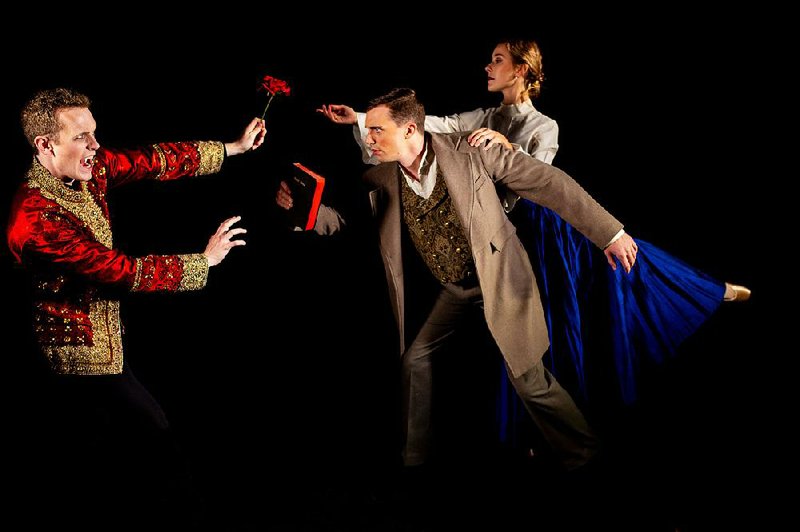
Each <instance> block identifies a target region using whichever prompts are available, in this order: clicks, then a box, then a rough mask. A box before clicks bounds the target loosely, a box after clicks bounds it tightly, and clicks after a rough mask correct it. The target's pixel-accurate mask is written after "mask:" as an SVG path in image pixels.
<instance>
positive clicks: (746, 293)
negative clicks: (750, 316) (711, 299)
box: [722, 283, 750, 303]
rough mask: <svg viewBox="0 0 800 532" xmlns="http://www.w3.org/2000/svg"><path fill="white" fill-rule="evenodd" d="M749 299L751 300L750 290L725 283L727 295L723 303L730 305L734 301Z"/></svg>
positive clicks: (723, 298)
mask: <svg viewBox="0 0 800 532" xmlns="http://www.w3.org/2000/svg"><path fill="white" fill-rule="evenodd" d="M728 294H731V295H728ZM748 299H750V289H749V288H747V287H746V286H742V285H738V284H731V283H725V295H724V296H723V297H722V300H723V301H725V302H726V303H730V302H732V301H747V300H748Z"/></svg>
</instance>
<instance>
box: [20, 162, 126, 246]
mask: <svg viewBox="0 0 800 532" xmlns="http://www.w3.org/2000/svg"><path fill="white" fill-rule="evenodd" d="M27 177H28V186H30V187H31V188H38V189H39V190H40V193H41V194H42V196H44V197H45V198H47V199H49V200H52V201H55V202H56V203H57V204H58V205H60V206H61V208H63V209H64V210H66V211H68V212H70V213H72V214H73V215H75V216H77V217H78V219H79V220H80V221H82V222H83V224H84V225H85V226H86V227H88V228H89V230H90V231H91V232H92V234H93V235H94V238H95V240H97V241H98V242H99V243H101V244H103V245H104V246H105V247H107V248H108V249H112V247H113V238H112V236H111V226H110V225H109V223H108V220H107V219H106V217H105V216H104V215H103V211H102V210H101V209H100V206H99V205H98V204H97V202H95V201H94V198H93V197H92V195H91V194H90V193H89V189H88V188H87V185H86V183H85V182H82V183H81V185H80V186H81V189H80V190H72V189H70V188H69V187H67V186H66V185H65V184H64V183H63V182H62V181H61V180H59V179H56V178H55V177H53V176H52V175H51V174H50V172H48V171H47V169H46V168H45V167H44V166H42V165H41V164H40V163H39V161H38V160H37V159H35V158H34V160H33V165H32V166H31V168H30V170H28V174H27Z"/></svg>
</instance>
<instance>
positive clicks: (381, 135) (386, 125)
mask: <svg viewBox="0 0 800 532" xmlns="http://www.w3.org/2000/svg"><path fill="white" fill-rule="evenodd" d="M365 126H366V128H367V136H366V137H365V138H364V143H365V144H366V145H367V147H369V149H370V152H371V155H372V156H373V157H375V158H376V159H378V160H379V161H380V162H382V163H386V162H391V161H399V160H400V155H401V151H402V149H403V146H404V143H405V142H406V141H407V139H406V138H405V134H406V129H405V127H401V126H398V125H397V124H396V123H395V122H394V120H392V116H391V111H390V110H389V108H388V107H386V106H385V105H380V106H378V107H375V108H374V109H370V110H369V111H367V116H366V120H365Z"/></svg>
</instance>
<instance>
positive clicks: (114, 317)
mask: <svg viewBox="0 0 800 532" xmlns="http://www.w3.org/2000/svg"><path fill="white" fill-rule="evenodd" d="M89 322H90V324H91V328H92V333H93V341H92V345H54V344H55V343H56V342H57V341H60V342H69V341H70V337H69V336H67V337H65V338H63V339H62V340H57V339H56V337H55V336H54V335H52V336H48V335H47V334H44V335H41V334H40V335H39V342H40V344H41V347H42V350H43V351H44V353H45V355H47V358H48V360H49V361H50V365H51V367H52V368H53V371H55V372H56V373H60V374H63V375H110V374H114V373H122V327H121V322H120V318H119V301H110V300H102V299H101V300H98V301H92V302H91V303H89Z"/></svg>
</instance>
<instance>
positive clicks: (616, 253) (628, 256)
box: [603, 233, 639, 273]
mask: <svg viewBox="0 0 800 532" xmlns="http://www.w3.org/2000/svg"><path fill="white" fill-rule="evenodd" d="M638 252H639V246H637V245H636V242H634V241H633V239H632V238H631V237H630V235H628V233H625V234H624V235H622V236H621V237H619V238H618V239H617V240H616V241H615V242H614V243H613V244H611V245H610V246H608V247H607V248H606V249H604V250H603V253H605V255H606V260H608V264H609V265H610V266H611V269H612V270H614V271H617V262H616V261H615V260H614V258H615V257H616V258H617V259H619V262H620V264H622V267H623V268H625V273H631V268H633V265H634V264H635V263H636V254H637V253H638Z"/></svg>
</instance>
